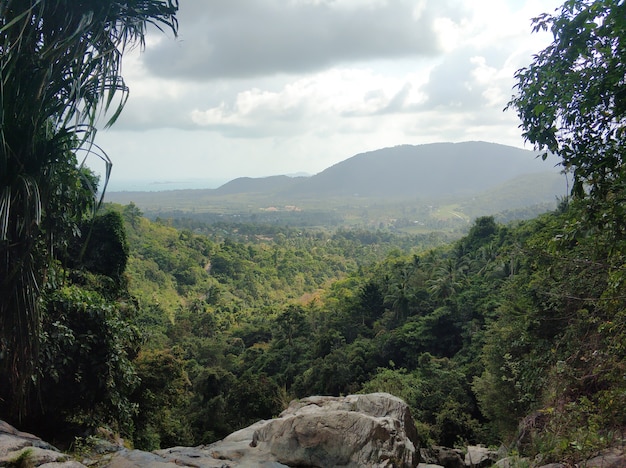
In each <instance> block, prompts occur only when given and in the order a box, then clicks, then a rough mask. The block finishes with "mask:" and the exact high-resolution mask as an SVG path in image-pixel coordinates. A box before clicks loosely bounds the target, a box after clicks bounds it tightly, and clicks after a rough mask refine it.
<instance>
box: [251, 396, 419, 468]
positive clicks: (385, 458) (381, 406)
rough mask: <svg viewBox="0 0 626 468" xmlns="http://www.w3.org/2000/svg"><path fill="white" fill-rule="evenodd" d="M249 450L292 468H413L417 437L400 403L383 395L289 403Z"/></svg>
mask: <svg viewBox="0 0 626 468" xmlns="http://www.w3.org/2000/svg"><path fill="white" fill-rule="evenodd" d="M253 445H255V446H257V447H260V448H261V449H262V450H267V451H268V452H269V453H271V454H272V456H273V457H274V458H275V460H276V461H278V462H280V463H283V464H285V465H292V466H293V465H295V466H302V465H305V466H316V467H327V466H346V467H387V466H388V467H415V466H417V464H418V463H419V451H418V450H417V449H418V447H417V433H416V431H415V426H414V424H413V419H412V417H411V414H410V411H409V409H408V407H407V405H406V403H404V402H403V401H402V400H400V399H399V398H396V397H394V396H392V395H389V394H386V393H374V394H368V395H349V396H347V397H343V398H339V397H309V398H305V399H303V400H296V401H293V402H292V403H291V404H290V405H289V407H288V408H287V409H286V410H285V411H283V413H281V415H280V417H279V418H278V419H274V420H271V421H268V422H267V423H265V424H264V425H262V426H261V427H259V429H257V430H256V431H255V433H254V438H253Z"/></svg>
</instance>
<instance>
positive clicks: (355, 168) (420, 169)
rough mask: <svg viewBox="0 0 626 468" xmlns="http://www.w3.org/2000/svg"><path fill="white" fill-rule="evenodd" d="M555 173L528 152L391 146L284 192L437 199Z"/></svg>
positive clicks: (471, 145)
mask: <svg viewBox="0 0 626 468" xmlns="http://www.w3.org/2000/svg"><path fill="white" fill-rule="evenodd" d="M540 171H551V172H557V170H556V169H554V163H551V162H547V161H542V160H541V159H537V158H536V155H535V154H534V153H533V152H531V151H528V150H523V149H519V148H514V147H511V146H505V145H499V144H495V143H485V142H465V143H433V144H428V145H419V146H410V145H403V146H396V147H393V148H385V149H380V150H376V151H371V152H368V153H362V154H357V155H356V156H353V157H351V158H349V159H347V160H345V161H342V162H340V163H338V164H335V165H334V166H332V167H329V168H328V169H326V170H324V171H323V172H321V173H319V174H317V175H315V176H313V177H310V178H307V179H302V180H301V181H300V183H299V184H297V185H293V186H291V187H289V188H288V190H287V192H288V193H289V195H292V196H294V195H313V196H318V197H319V196H359V197H367V198H370V197H376V198H406V197H420V198H439V197H442V196H458V195H469V194H472V193H477V192H480V191H483V190H486V189H489V188H492V187H496V186H498V185H500V184H502V183H505V182H506V181H508V180H510V179H513V178H515V177H518V176H520V175H523V174H529V173H537V172H540Z"/></svg>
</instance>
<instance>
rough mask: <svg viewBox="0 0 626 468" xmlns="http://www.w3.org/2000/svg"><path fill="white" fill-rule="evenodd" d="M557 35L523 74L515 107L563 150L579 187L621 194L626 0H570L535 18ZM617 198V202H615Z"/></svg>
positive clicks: (544, 143) (601, 194)
mask: <svg viewBox="0 0 626 468" xmlns="http://www.w3.org/2000/svg"><path fill="white" fill-rule="evenodd" d="M538 30H550V31H551V32H552V34H553V36H554V41H553V42H552V44H550V45H549V46H548V47H546V48H545V49H544V50H542V51H541V52H539V53H538V54H537V55H536V56H535V58H534V60H533V62H532V63H531V65H530V66H528V67H526V68H522V69H521V70H519V71H518V72H517V73H516V79H517V85H516V86H517V95H515V96H514V97H513V99H512V100H511V102H510V103H509V107H513V108H515V109H516V110H517V113H518V115H519V117H520V118H521V121H522V124H521V128H522V129H523V136H524V138H525V139H526V140H528V141H530V142H531V143H533V144H534V145H535V147H536V149H538V150H542V151H544V154H543V157H544V159H545V158H546V156H547V152H552V153H555V154H556V155H558V156H559V157H560V158H561V159H562V162H561V164H562V165H563V167H564V169H565V170H568V171H572V172H573V176H574V185H573V188H572V194H573V195H575V196H576V197H581V198H584V197H585V196H586V195H589V196H590V197H591V198H592V199H593V200H597V201H600V202H601V201H605V200H606V199H607V198H614V197H615V196H616V192H618V193H619V198H618V199H617V200H615V199H614V200H613V201H614V202H618V201H623V192H624V191H623V189H621V187H623V184H624V183H625V182H626V174H625V172H624V157H625V152H626V149H625V148H626V146H625V145H624V144H623V143H624V139H625V137H626V80H625V79H624V77H625V76H626V3H625V2H623V1H615V0H568V1H566V2H565V3H564V4H563V6H561V7H560V8H559V9H558V10H557V11H556V13H555V14H554V15H549V14H542V15H541V16H539V17H537V18H535V19H534V31H538ZM614 204H615V203H614Z"/></svg>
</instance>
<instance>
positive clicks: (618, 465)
mask: <svg viewBox="0 0 626 468" xmlns="http://www.w3.org/2000/svg"><path fill="white" fill-rule="evenodd" d="M583 466H585V467H586V468H624V467H625V466H626V453H625V452H624V450H623V449H622V448H612V449H608V450H604V451H603V452H600V454H599V455H597V456H595V457H593V458H591V459H590V460H587V461H586V462H585V464H584V465H583Z"/></svg>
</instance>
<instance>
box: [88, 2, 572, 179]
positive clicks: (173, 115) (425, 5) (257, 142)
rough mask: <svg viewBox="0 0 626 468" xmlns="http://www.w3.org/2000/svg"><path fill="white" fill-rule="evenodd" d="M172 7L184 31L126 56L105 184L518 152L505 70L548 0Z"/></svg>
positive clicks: (540, 42) (523, 54)
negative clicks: (461, 149) (368, 155)
mask: <svg viewBox="0 0 626 468" xmlns="http://www.w3.org/2000/svg"><path fill="white" fill-rule="evenodd" d="M181 3H182V5H181V8H182V10H181V14H180V17H179V20H180V37H179V39H177V40H173V39H172V38H168V37H164V36H162V35H158V36H155V35H152V34H151V35H150V36H149V40H148V44H147V50H146V52H145V53H143V54H139V53H138V52H136V51H133V52H132V53H130V54H128V55H127V56H126V57H125V60H124V70H123V71H124V76H125V79H126V80H127V82H128V84H129V85H130V87H131V98H130V101H129V103H128V105H127V108H126V109H125V111H124V112H123V113H122V116H121V118H120V120H119V121H118V123H117V124H116V125H115V126H114V128H113V129H112V130H109V131H107V132H102V134H101V135H99V141H98V142H99V143H100V144H101V145H102V146H103V147H104V148H105V150H106V151H107V152H108V153H109V154H110V156H111V157H112V159H113V161H114V164H115V169H114V177H116V178H136V177H137V176H138V175H143V176H150V177H164V178H170V177H174V176H176V177H181V178H182V177H184V175H185V174H192V175H197V174H207V176H210V177H213V178H214V177H217V178H221V177H229V178H233V177H237V176H264V175H271V174H279V173H291V172H299V171H307V172H319V171H321V170H323V169H324V168H325V167H328V166H329V165H332V164H334V163H336V162H338V161H339V160H342V159H345V158H348V157H350V156H352V155H354V154H356V153H358V152H362V151H368V150H373V149H377V148H380V147H384V146H395V145H398V144H406V143H408V144H418V143H428V142H435V141H463V140H468V139H482V140H487V141H495V142H499V143H504V144H513V145H518V146H519V145H521V144H522V140H521V137H520V132H519V129H518V128H517V125H518V124H517V121H516V116H515V115H514V113H513V112H506V113H504V112H502V109H503V108H504V107H505V106H506V103H507V102H508V100H509V99H510V96H511V94H512V92H513V91H512V87H513V84H514V80H513V74H514V72H515V71H516V70H517V69H519V68H520V67H522V66H524V65H526V64H528V63H529V61H530V60H531V56H532V54H533V53H536V52H537V51H538V50H540V48H542V47H543V46H544V45H545V44H547V42H548V40H549V37H548V36H547V35H543V36H542V35H531V34H530V18H531V17H532V16H536V15H538V14H539V13H541V12H544V11H548V12H551V11H553V10H554V8H556V6H557V5H558V4H559V3H557V2H556V1H552V0H543V1H539V0H508V1H504V0H485V1H484V2H483V1H481V2H476V1H474V0H445V1H444V0H442V1H438V2H429V1H426V0H419V1H413V0H393V1H392V0H367V1H366V0H267V1H264V2H249V1H247V0H211V1H210V2H201V1H192V0H183V1H182V2H181ZM173 161H175V163H173ZM142 173H143V174H142Z"/></svg>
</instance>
